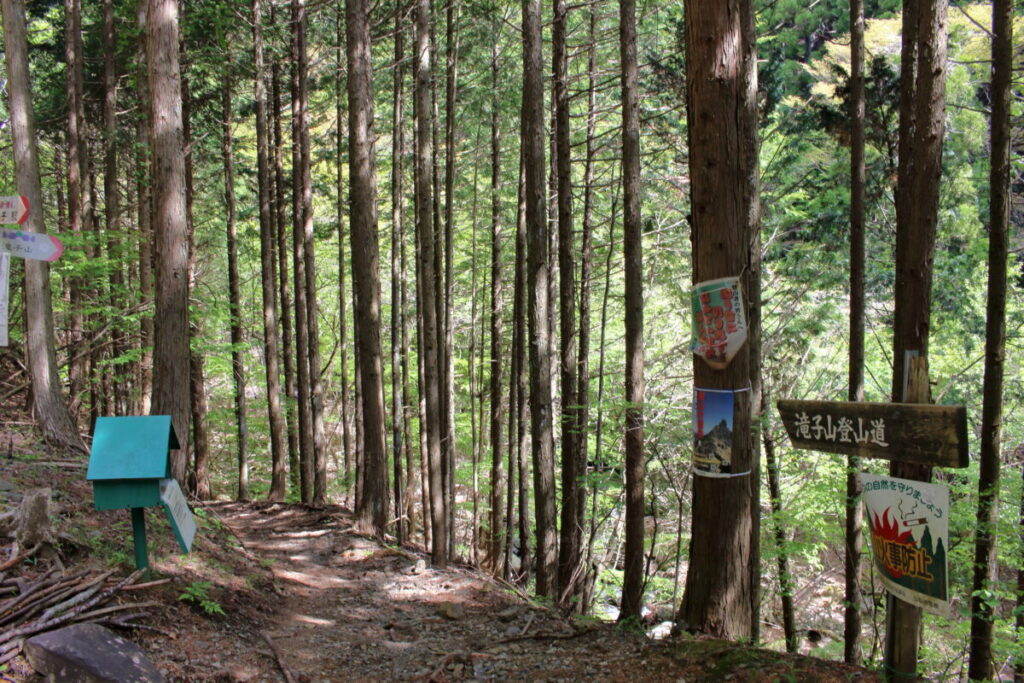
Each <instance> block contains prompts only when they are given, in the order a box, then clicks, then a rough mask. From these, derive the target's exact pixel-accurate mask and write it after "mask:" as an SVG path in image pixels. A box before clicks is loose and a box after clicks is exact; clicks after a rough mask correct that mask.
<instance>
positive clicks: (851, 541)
mask: <svg viewBox="0 0 1024 683" xmlns="http://www.w3.org/2000/svg"><path fill="white" fill-rule="evenodd" d="M864 189H865V166H864V2H863V0H850V368H849V389H848V394H847V398H848V399H849V400H850V401H863V400H864ZM766 445H767V444H766ZM859 471H860V459H859V458H855V457H850V458H847V462H846V552H845V556H844V565H845V567H844V573H845V579H846V594H845V602H846V605H845V607H844V610H843V613H844V628H843V643H844V646H843V658H844V659H845V660H846V662H847V663H848V664H857V665H859V664H860V662H861V649H860V632H861V617H860V603H861V589H860V556H861V552H862V549H863V546H864V532H863V526H864V513H863V512H862V510H861V486H860V480H859V479H858V477H857V474H858V472H859ZM787 638H788V636H787ZM787 643H788V640H787Z"/></svg>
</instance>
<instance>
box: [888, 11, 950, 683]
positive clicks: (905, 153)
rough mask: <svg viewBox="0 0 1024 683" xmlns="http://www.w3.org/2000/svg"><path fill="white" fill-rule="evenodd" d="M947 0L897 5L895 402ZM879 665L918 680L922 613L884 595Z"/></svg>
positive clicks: (922, 236)
mask: <svg viewBox="0 0 1024 683" xmlns="http://www.w3.org/2000/svg"><path fill="white" fill-rule="evenodd" d="M945 82H946V0H916V1H915V2H908V3H906V4H905V5H904V8H903V48H902V53H901V56H900V128H899V136H900V137H899V168H898V171H897V172H898V177H897V185H896V267H895V271H896V288H895V298H896V302H895V311H894V330H893V378H892V397H893V401H909V400H911V399H914V401H915V402H927V400H928V397H927V393H928V392H927V381H926V379H927V378H925V381H923V382H921V383H919V386H918V389H919V391H918V392H917V395H916V396H909V395H908V394H907V393H906V392H907V389H908V388H909V386H910V383H909V381H908V378H909V377H910V375H911V373H910V367H909V365H910V364H909V362H908V357H909V356H910V355H912V354H914V353H916V354H917V355H918V356H919V357H920V359H921V360H922V363H923V364H924V366H923V367H924V368H925V374H926V373H927V358H928V335H929V332H930V324H931V321H930V318H931V287H932V271H933V265H934V257H935V234H936V228H937V225H938V209H939V181H940V176H941V173H942V141H943V135H944V132H945V109H946V107H945V104H946V93H945ZM889 472H890V474H891V475H892V476H895V477H901V478H903V479H913V480H917V481H928V480H929V479H930V478H931V468H930V467H928V466H925V465H915V464H909V463H897V462H893V463H892V464H891V465H890V469H889ZM886 617H887V628H886V643H885V665H886V667H887V670H889V671H892V672H893V676H894V677H895V678H896V679H897V680H900V679H911V678H913V677H914V676H915V675H916V669H917V657H918V650H919V648H920V630H921V629H920V622H921V609H920V608H918V607H913V606H911V605H909V604H907V603H905V602H903V601H902V600H898V599H896V598H892V597H890V601H889V609H888V611H887V615H886Z"/></svg>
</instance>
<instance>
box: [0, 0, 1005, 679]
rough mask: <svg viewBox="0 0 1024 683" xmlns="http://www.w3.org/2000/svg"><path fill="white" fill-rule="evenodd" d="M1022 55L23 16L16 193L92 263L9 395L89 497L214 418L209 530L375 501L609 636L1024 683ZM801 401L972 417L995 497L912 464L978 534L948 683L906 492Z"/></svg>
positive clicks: (15, 293)
mask: <svg viewBox="0 0 1024 683" xmlns="http://www.w3.org/2000/svg"><path fill="white" fill-rule="evenodd" d="M1022 16H1024V7H1022V5H1021V3H1020V1H1019V0H1017V1H1016V2H1014V1H1013V0H996V1H995V2H991V3H989V2H982V3H960V4H948V5H947V3H946V2H945V0H904V2H903V3H901V2H898V0H865V1H864V2H861V1H860V0H851V2H839V1H838V0H822V1H821V2H816V3H811V4H808V3H801V2H796V1H795V0H775V1H772V2H762V1H760V0H758V1H756V2H755V1H753V0H729V1H728V2H718V1H717V0H713V1H706V0H685V2H682V1H680V2H643V1H641V2H635V3H634V2H633V0H622V1H621V2H618V3H613V2H605V1H604V0H590V1H588V2H586V3H567V2H565V0H553V1H552V2H550V3H542V2H540V0H523V1H522V2H521V3H500V2H490V1H484V0H479V1H478V0H450V1H449V2H448V3H433V2H429V1H428V0H416V1H415V2H412V1H410V2H401V1H397V2H396V1H395V0H386V1H385V2H379V3H370V2H368V1H367V0H345V2H334V3H328V2H316V3H307V2H305V0H251V1H249V2H244V3H243V2H230V1H226V0H189V2H184V3H179V2H176V0H138V2H127V3H125V2H114V1H113V0H103V2H97V3H83V2H81V0H64V1H63V2H57V1H56V0H54V1H50V0H33V1H31V2H25V1H21V0H4V2H3V21H4V47H3V50H4V56H5V59H4V73H3V79H4V81H3V83H4V98H3V102H2V105H0V119H2V126H0V149H2V150H3V152H2V153H0V169H2V170H3V173H0V183H2V188H0V194H3V195H25V196H27V197H29V200H30V202H29V203H30V206H31V210H30V219H29V220H28V221H27V222H26V223H25V224H23V225H22V226H20V229H22V230H25V231H28V232H45V233H49V234H52V235H55V236H57V237H59V239H60V240H61V241H62V242H63V245H64V252H63V254H62V255H61V257H60V258H59V259H58V260H56V261H54V262H52V263H50V264H46V263H44V262H40V261H34V260H30V259H20V258H14V259H11V266H10V296H9V305H8V308H9V329H10V339H9V343H8V345H7V347H6V348H5V349H3V350H2V352H0V365H2V367H3V368H4V369H3V370H2V371H0V377H2V380H3V381H2V382H0V392H2V395H3V396H4V401H7V400H8V399H10V398H11V397H13V396H19V397H21V396H24V397H25V405H24V406H23V407H24V408H26V409H29V410H30V411H31V413H32V415H33V419H34V421H35V422H36V423H37V425H38V427H39V429H40V430H41V432H42V433H43V434H44V435H45V436H46V438H47V440H48V441H50V442H51V443H52V444H55V445H57V446H58V447H60V448H62V449H65V450H67V451H69V452H72V453H80V454H81V456H82V457H83V458H84V457H85V453H86V452H87V444H88V438H89V431H90V425H91V424H92V423H93V421H94V420H95V418H97V417H99V416H112V415H146V414H167V415H171V416H172V420H173V424H174V427H175V430H176V431H177V434H178V436H179V438H180V440H181V443H182V446H183V447H182V448H181V449H180V450H178V451H174V452H172V470H173V475H174V476H175V477H176V478H177V479H178V480H179V481H180V482H181V484H182V487H183V488H184V489H185V490H186V491H187V493H188V494H189V495H190V496H192V497H193V498H195V499H199V500H213V499H217V498H225V499H237V500H272V501H288V502H301V503H307V504H312V505H320V504H325V503H342V504H344V505H346V506H349V507H351V509H352V510H354V511H355V513H356V514H357V517H358V520H359V523H358V524H359V528H360V530H361V531H364V532H366V533H368V534H374V535H378V536H384V535H387V536H388V537H393V538H394V539H395V540H396V541H397V542H398V543H399V544H406V543H408V544H416V545H418V546H420V547H422V548H425V549H427V550H428V551H429V553H430V557H431V561H432V562H433V563H434V565H435V566H438V567H444V566H446V565H447V564H449V563H457V562H468V563H471V564H473V565H476V566H478V567H480V568H482V569H484V570H486V571H488V572H491V573H492V574H494V575H496V576H499V577H501V578H502V579H503V580H505V581H508V582H511V583H515V584H517V585H521V586H524V587H527V588H528V589H529V590H530V591H531V592H532V593H534V594H535V595H537V596H540V597H542V598H543V599H545V600H547V601H549V602H550V603H551V604H553V605H557V606H559V607H560V608H561V609H563V610H564V611H566V612H567V613H575V614H593V615H596V616H598V617H601V618H615V619H619V620H620V621H623V622H629V623H635V624H637V625H640V624H642V623H650V622H651V621H652V620H657V621H672V622H674V623H675V624H676V625H677V626H679V627H681V628H682V629H683V630H689V631H691V632H695V633H708V634H713V635H716V636H720V637H725V638H731V639H735V640H743V639H754V640H758V641H760V642H762V643H765V644H767V645H769V646H771V647H776V648H779V649H786V650H789V651H794V650H795V649H797V647H798V646H799V643H800V640H801V634H803V633H806V632H807V631H809V630H810V631H814V632H816V633H818V632H824V633H827V634H830V635H829V638H828V640H827V641H826V643H825V644H824V645H823V646H822V647H819V648H818V649H817V651H816V654H819V655H820V656H823V657H828V658H834V659H845V660H846V661H848V662H851V663H867V664H871V665H875V664H879V663H880V662H881V661H882V660H883V658H884V659H885V661H886V663H887V664H892V665H893V666H896V667H900V666H909V667H910V670H911V671H913V670H914V667H916V670H917V671H918V672H921V673H922V674H927V675H934V672H940V671H954V672H956V671H960V672H961V673H962V674H963V675H964V676H966V675H967V674H966V670H967V666H968V660H969V666H970V669H971V672H970V677H971V678H972V679H974V678H976V679H987V678H991V677H992V676H993V675H995V673H997V672H999V671H1002V670H1003V669H1004V668H1005V669H1006V670H1007V671H1010V670H1011V669H1013V668H1014V667H1016V671H1017V675H1018V676H1019V677H1024V654H1022V653H1024V640H1022V639H1021V637H1020V632H1021V629H1022V628H1024V607H1022V606H1024V572H1021V570H1020V569H1019V568H1020V567H1021V566H1022V562H1024V559H1022V558H1024V545H1022V539H1024V521H1022V520H1024V487H1022V480H1024V413H1022V411H1024V406H1022V401H1024V367H1022V365H1021V358H1022V357H1024V356H1022V354H1021V353H1020V352H1021V350H1022V348H1021V347H1022V342H1021V334H1020V330H1021V327H1022V325H1024V279H1022V273H1021V267H1022V258H1021V255H1022V253H1024V241H1022V236H1024V193H1022V190H1024V155H1022V152H1024V95H1022V93H1024V88H1022V85H1021V73H1022V72H1021V64H1022V58H1024V50H1022V49H1021V43H1020V41H1019V35H1020V33H1021V29H1022V28H1024V26H1022V24H1024V21H1022ZM22 21H23V22H24V25H23V27H22V32H21V34H20V35H19V33H18V24H19V22H22ZM1014 34H1016V35H1017V39H1016V42H1014V39H1013V38H1012V36H1013V35H1014ZM19 53H20V54H19ZM30 143H31V145H30ZM30 146H31V147H32V149H31V154H30V152H29V147H30ZM36 150H38V151H36ZM33 165H34V169H33ZM33 172H34V173H35V176H34V177H35V180H34V181H33V180H32V178H33V176H32V174H33ZM33 182H35V186H34V187H33V185H32V183H33ZM6 227H7V228H10V229H12V230H13V229H15V228H18V227H19V226H6ZM726 278H729V279H730V282H731V284H730V285H729V288H727V289H725V290H722V291H725V292H726V294H725V295H724V296H725V299H726V309H727V313H728V315H729V316H732V315H734V314H736V315H738V316H739V317H740V318H741V327H742V329H743V330H745V331H746V337H745V338H744V341H743V342H742V344H741V345H737V347H736V349H734V350H730V352H729V353H730V354H733V353H735V355H734V356H733V355H729V357H728V360H724V361H722V360H721V359H720V358H719V357H718V356H715V355H714V353H717V352H716V351H713V352H709V353H710V355H709V353H704V352H703V351H701V353H694V351H695V350H697V349H698V347H700V346H701V344H702V343H704V342H703V341H701V338H702V336H701V335H702V332H701V331H700V330H698V329H696V327H703V326H704V325H705V323H704V322H703V318H701V314H700V313H699V312H698V311H697V309H699V308H700V306H699V300H698V299H696V298H693V295H692V292H693V291H694V287H695V285H699V284H702V283H708V282H712V281H718V280H721V279H726ZM731 297H732V298H731ZM694 302H697V303H694ZM733 302H735V303H733ZM708 320H709V321H710V318H709V319H708ZM733 320H734V319H733V318H731V317H730V318H728V323H729V324H732V323H733ZM720 322H721V321H720ZM707 324H708V325H710V324H711V323H710V322H708V323H707ZM695 325H696V327H695ZM723 339H724V337H723ZM723 344H724V342H723ZM723 348H724V346H723ZM911 378H914V379H911ZM701 392H712V393H714V392H719V393H724V392H728V396H729V401H730V404H729V405H730V410H731V411H733V412H731V413H730V416H729V419H728V421H727V424H728V439H729V443H728V445H727V447H726V450H727V453H728V457H727V458H726V460H727V461H728V462H726V463H725V464H726V467H722V465H721V464H720V463H719V464H716V465H715V466H714V467H717V468H719V469H718V470H717V471H711V470H712V469H713V468H710V467H709V466H708V465H707V464H706V463H705V462H704V461H703V460H699V459H695V458H696V454H695V452H696V450H697V447H696V441H697V440H699V439H700V438H703V437H704V427H703V422H702V418H703V412H701V414H700V415H699V416H698V415H697V414H696V413H697V405H698V401H701V403H700V406H701V411H703V410H704V405H705V404H704V403H703V401H704V394H703V393H701ZM698 394H700V396H698ZM780 399H802V400H809V401H810V400H814V401H833V402H838V401H849V402H860V401H869V402H876V403H879V402H881V403H887V402H891V403H904V402H906V403H936V404H942V405H947V406H964V407H965V408H966V415H967V428H966V438H967V448H968V451H969V462H970V465H969V467H966V468H963V469H950V468H940V467H935V468H931V467H925V466H922V465H919V464H908V463H901V462H894V463H893V464H892V471H891V474H892V475H893V476H897V477H902V478H906V479H911V480H918V481H931V482H933V483H937V484H941V485H943V486H945V487H947V488H948V489H949V492H950V494H949V495H950V505H949V511H948V514H949V538H948V544H945V543H943V542H942V541H941V540H935V539H933V538H932V537H931V535H927V536H926V537H925V538H926V541H925V542H923V543H924V545H926V546H927V550H928V552H929V553H930V554H931V555H935V556H937V555H939V554H940V553H939V550H938V549H941V554H942V556H943V557H944V558H946V559H948V577H947V578H948V582H949V593H950V596H951V599H950V609H951V612H950V614H949V615H947V616H945V617H942V616H935V615H931V614H925V615H924V616H922V615H921V614H920V611H919V610H918V613H917V614H910V615H907V616H905V617H904V616H901V617H898V618H899V619H901V620H902V619H904V618H906V619H910V620H911V621H908V622H900V623H914V624H916V623H917V622H916V621H913V620H920V621H921V622H922V623H923V630H920V629H916V627H915V629H914V630H918V631H920V632H921V633H923V635H922V636H921V637H920V643H917V642H913V643H911V644H910V645H908V646H907V647H909V648H910V649H909V650H908V651H909V652H911V659H912V661H911V662H910V663H909V664H907V663H899V661H898V657H896V655H892V654H891V653H890V652H887V648H888V647H889V646H890V645H891V643H887V642H886V639H887V635H886V630H887V629H886V614H887V613H890V619H892V618H893V617H892V613H897V612H898V611H899V608H896V607H890V608H888V609H887V606H886V591H885V588H884V587H883V586H882V585H881V583H880V582H879V579H878V576H877V575H876V571H875V569H874V566H873V564H872V561H871V556H870V552H871V543H870V539H867V540H866V539H865V538H863V536H864V532H863V528H864V526H865V520H864V519H863V518H862V517H861V503H860V489H859V485H858V478H857V476H856V473H857V472H860V471H865V472H870V473H874V474H883V473H889V472H890V469H889V464H888V463H886V462H884V461H882V460H870V459H867V458H860V457H856V456H850V457H846V456H843V455H834V454H832V455H830V454H826V453H820V452H815V451H811V450H799V449H798V448H796V447H795V446H794V444H792V443H791V441H790V439H789V437H787V435H786V426H785V425H784V424H783V421H782V418H781V416H780V414H779V412H778V411H777V410H776V408H775V401H777V400H780ZM709 400H710V399H709ZM710 405H711V404H710V403H709V404H708V406H709V408H708V410H709V411H710V410H711V408H710ZM698 423H700V426H699V427H698ZM708 431H709V432H710V427H709V429H708ZM709 443H710V442H709ZM706 447H707V448H708V449H709V450H708V451H707V452H709V453H710V452H712V450H713V448H712V447H711V446H706ZM716 447H717V446H716ZM715 452H718V451H715ZM723 452H726V451H723ZM719 460H721V458H719ZM709 474H716V475H718V476H708V475H709ZM868 523H870V522H868ZM943 571H946V570H945V569H944V570H943ZM889 630H890V631H892V626H891V624H890V628H889ZM915 637H916V636H915ZM918 652H920V658H921V659H920V662H917V661H916V660H917V656H918V654H917V653H918ZM968 652H969V653H970V656H969V657H968V656H967V654H968ZM893 657H896V660H894V659H893ZM894 661H896V663H895V664H893V662H894ZM898 670H900V669H898ZM961 670H962V671H961ZM1007 675H1009V674H1007Z"/></svg>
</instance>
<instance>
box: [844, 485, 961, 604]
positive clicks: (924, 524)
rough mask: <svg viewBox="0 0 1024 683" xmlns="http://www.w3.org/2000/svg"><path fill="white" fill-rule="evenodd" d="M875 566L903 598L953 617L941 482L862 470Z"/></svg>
mask: <svg viewBox="0 0 1024 683" xmlns="http://www.w3.org/2000/svg"><path fill="white" fill-rule="evenodd" d="M860 479H861V483H862V484H863V486H864V513H865V517H866V518H867V522H868V526H869V528H870V533H871V550H872V554H873V555H874V562H875V567H876V568H877V569H878V571H879V574H880V576H881V578H882V583H884V584H885V587H886V589H887V590H888V591H889V592H890V593H892V594H893V595H895V596H896V597H897V598H899V599H901V600H903V601H904V602H909V603H910V604H912V605H917V606H918V607H921V608H923V609H925V610H927V611H929V612H931V613H933V614H938V615H941V616H947V617H948V616H949V614H950V605H949V595H948V582H947V576H948V567H947V561H946V551H947V548H949V490H948V489H947V488H946V487H945V486H940V485H938V484H926V483H924V482H920V481H909V480H907V479H895V478H893V477H879V476H875V475H873V474H861V475H860Z"/></svg>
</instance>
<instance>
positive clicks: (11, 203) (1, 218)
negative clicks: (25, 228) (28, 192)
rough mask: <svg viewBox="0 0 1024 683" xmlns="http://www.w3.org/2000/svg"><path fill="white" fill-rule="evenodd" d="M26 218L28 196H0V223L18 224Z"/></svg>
mask: <svg viewBox="0 0 1024 683" xmlns="http://www.w3.org/2000/svg"><path fill="white" fill-rule="evenodd" d="M26 218H28V198H27V197H22V196H20V195H15V196H13V197H0V225H16V224H17V225H20V224H21V222H22V221H24V220H25V219H26Z"/></svg>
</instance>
